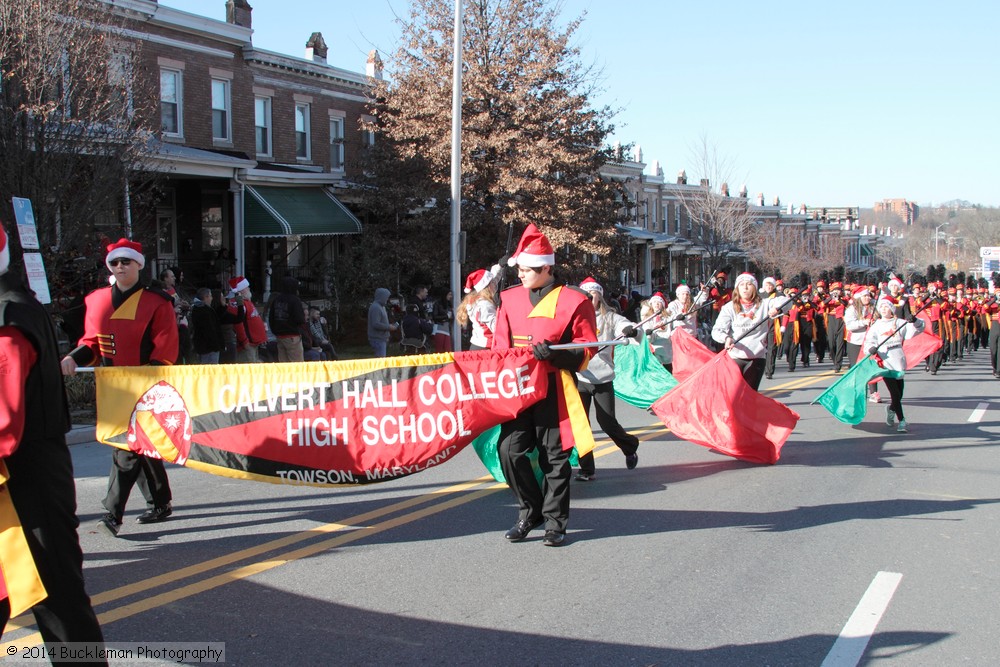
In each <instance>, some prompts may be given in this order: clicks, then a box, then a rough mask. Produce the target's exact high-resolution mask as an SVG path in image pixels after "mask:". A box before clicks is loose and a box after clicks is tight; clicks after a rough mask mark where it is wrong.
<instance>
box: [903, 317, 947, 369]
mask: <svg viewBox="0 0 1000 667" xmlns="http://www.w3.org/2000/svg"><path fill="white" fill-rule="evenodd" d="M942 345H944V341H942V340H941V339H940V338H938V337H937V336H935V335H934V334H933V333H931V330H930V327H928V328H927V329H925V330H924V332H923V333H921V334H920V335H919V336H914V337H913V338H907V339H906V340H904V341H903V356H905V357H906V370H910V369H911V368H913V367H914V366H916V365H917V364H919V363H920V362H922V361H923V360H924V359H926V358H927V357H929V356H931V355H932V354H934V353H935V352H937V351H938V350H940V349H941V346H942Z"/></svg>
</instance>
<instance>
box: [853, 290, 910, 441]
mask: <svg viewBox="0 0 1000 667" xmlns="http://www.w3.org/2000/svg"><path fill="white" fill-rule="evenodd" d="M875 310H877V311H878V314H879V319H877V320H875V322H873V323H872V325H871V327H870V328H869V329H868V337H867V338H865V353H866V354H875V353H876V352H877V353H878V355H879V356H880V357H881V359H882V364H881V365H882V366H883V367H884V368H888V369H891V370H894V371H898V372H899V373H904V372H906V355H905V354H904V353H903V341H904V340H906V339H907V338H913V337H914V336H916V335H918V334H920V333H922V332H923V330H924V326H925V325H924V321H923V320H921V319H917V318H916V317H914V316H913V315H912V314H907V316H906V319H900V318H898V317H896V303H895V300H894V299H893V298H891V297H889V296H883V297H882V298H880V299H879V300H878V305H877V306H876V307H875ZM882 379H883V380H884V381H885V386H886V389H888V390H889V399H890V402H889V405H888V406H887V407H886V409H885V423H886V426H892V425H893V424H894V423H895V422H896V419H899V424H898V425H897V427H896V431H897V432H899V433H906V419H905V418H904V417H903V378H902V377H900V378H898V379H897V378H894V377H890V376H885V377H884V378H882Z"/></svg>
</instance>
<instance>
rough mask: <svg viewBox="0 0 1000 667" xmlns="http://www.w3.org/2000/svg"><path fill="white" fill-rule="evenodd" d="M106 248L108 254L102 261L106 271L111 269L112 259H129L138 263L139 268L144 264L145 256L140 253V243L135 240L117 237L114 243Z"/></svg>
mask: <svg viewBox="0 0 1000 667" xmlns="http://www.w3.org/2000/svg"><path fill="white" fill-rule="evenodd" d="M107 250H108V256H107V257H105V258H104V263H105V264H106V265H107V267H108V271H110V270H111V260H113V259H131V260H132V261H133V262H135V263H136V264H138V265H139V269H140V270H141V269H142V268H143V267H145V266H146V258H145V257H143V255H142V244H141V243H139V242H137V241H129V240H128V239H118V241H117V242H116V243H112V244H111V245H109V246H108V247H107Z"/></svg>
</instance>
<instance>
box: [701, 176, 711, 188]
mask: <svg viewBox="0 0 1000 667" xmlns="http://www.w3.org/2000/svg"><path fill="white" fill-rule="evenodd" d="M700 185H701V187H703V188H705V189H706V190H707V189H708V188H709V185H711V184H710V183H709V182H708V179H707V178H703V179H701V184H700Z"/></svg>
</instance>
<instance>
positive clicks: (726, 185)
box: [719, 183, 729, 197]
mask: <svg viewBox="0 0 1000 667" xmlns="http://www.w3.org/2000/svg"><path fill="white" fill-rule="evenodd" d="M719 192H720V194H722V196H723V197H728V196H729V183H723V184H722V187H721V188H720V189H719Z"/></svg>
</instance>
